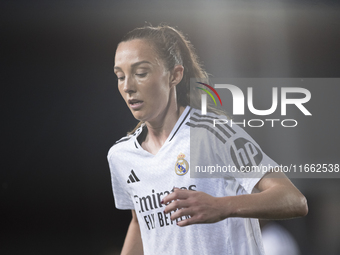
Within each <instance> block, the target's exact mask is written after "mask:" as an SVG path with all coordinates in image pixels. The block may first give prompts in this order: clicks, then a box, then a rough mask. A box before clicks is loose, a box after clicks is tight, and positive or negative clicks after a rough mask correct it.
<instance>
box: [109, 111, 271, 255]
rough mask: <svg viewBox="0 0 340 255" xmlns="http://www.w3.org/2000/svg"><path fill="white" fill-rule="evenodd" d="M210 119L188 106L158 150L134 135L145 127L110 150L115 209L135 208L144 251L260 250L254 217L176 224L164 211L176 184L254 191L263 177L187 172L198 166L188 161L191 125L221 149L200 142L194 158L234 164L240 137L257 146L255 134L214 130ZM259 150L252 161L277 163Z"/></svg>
mask: <svg viewBox="0 0 340 255" xmlns="http://www.w3.org/2000/svg"><path fill="white" fill-rule="evenodd" d="M190 118H191V120H190ZM212 118H217V115H214V114H210V113H208V114H207V115H203V116H202V115H200V111H198V110H196V109H192V108H190V107H186V109H185V110H184V112H183V113H182V115H181V116H180V118H179V119H178V121H177V123H176V125H175V126H174V128H173V130H172V132H171V133H170V135H169V137H168V139H167V140H166V142H165V143H164V144H163V146H162V148H161V149H160V150H159V151H158V153H157V154H156V155H153V154H151V153H149V152H147V151H145V150H144V149H143V148H142V147H141V145H140V144H139V142H138V140H137V137H138V136H139V135H140V134H141V132H142V130H143V127H141V128H139V129H138V130H137V131H136V132H135V134H133V135H129V136H127V137H124V138H122V139H120V140H119V141H118V142H117V143H116V144H115V145H114V146H113V147H112V148H111V149H110V151H109V153H108V161H109V165H110V170H111V177H112V187H113V193H114V198H115V205H116V207H117V208H118V209H132V210H135V211H136V215H137V218H138V222H139V226H140V231H141V236H142V240H143V249H144V254H145V255H152V254H155V255H159V254H162V255H170V254H172V255H175V254H176V255H180V254H189V255H191V254H192V255H197V254H204V255H207V254H208V255H210V254H235V255H240V254H242V255H261V254H264V250H263V245H262V240H261V232H260V228H259V224H258V220H257V219H250V218H228V219H225V220H222V221H220V222H217V223H212V224H195V225H190V226H186V227H179V226H177V225H176V221H171V220H170V214H164V212H163V211H164V207H165V205H162V204H161V200H162V198H163V197H165V196H166V195H168V194H170V193H171V192H172V191H173V188H174V187H178V188H182V189H188V190H194V191H203V192H205V193H207V194H210V195H212V196H214V197H224V196H235V195H240V194H250V193H252V190H253V188H254V186H255V185H256V183H257V182H258V181H259V179H260V178H261V176H262V173H261V176H258V177H256V178H238V177H237V176H234V175H233V174H230V175H229V173H226V175H225V178H191V177H190V172H193V171H195V170H196V169H195V168H193V167H191V166H190V164H191V162H190V129H191V128H192V129H195V130H200V131H201V132H205V134H204V135H202V136H200V137H197V141H201V144H207V143H210V144H214V145H213V146H220V147H221V148H223V150H221V151H219V150H217V151H219V152H218V153H216V151H213V150H211V149H208V150H205V149H204V148H206V147H204V146H202V147H200V148H202V150H200V151H201V155H199V157H198V158H202V159H206V160H210V161H211V164H215V165H216V164H219V165H220V166H227V165H232V166H237V167H238V168H239V167H240V166H239V164H240V162H243V163H244V164H246V162H245V161H244V160H243V161H242V159H241V161H240V159H239V156H238V155H237V154H238V153H237V152H236V153H235V149H236V150H237V148H239V147H240V141H248V142H250V143H251V144H252V145H253V148H256V149H257V150H259V146H258V145H257V144H256V143H255V142H254V141H253V139H252V138H251V137H250V136H249V135H247V134H246V132H245V131H244V130H243V129H241V128H240V127H238V126H235V125H233V127H230V126H228V127H223V128H224V131H223V130H222V131H220V130H219V131H214V130H213V129H212V128H211V125H212V124H211V122H212V121H211V119H212ZM224 118H225V117H224ZM208 119H210V121H208ZM209 125H210V126H209ZM144 128H145V127H144ZM225 131H226V132H225ZM235 144H236V145H235ZM235 146H236V147H235ZM258 154H260V157H259V156H258V155H257V156H256V157H254V158H256V160H255V161H256V164H258V165H259V164H267V165H268V164H271V165H272V166H274V165H276V163H275V162H274V161H272V160H271V159H270V158H269V157H268V156H267V155H265V154H264V153H263V152H262V151H258ZM196 156H197V155H196ZM237 158H238V159H237ZM248 159H249V155H248ZM250 161H251V160H250ZM252 161H254V160H252Z"/></svg>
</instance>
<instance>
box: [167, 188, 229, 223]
mask: <svg viewBox="0 0 340 255" xmlns="http://www.w3.org/2000/svg"><path fill="white" fill-rule="evenodd" d="M219 202H220V201H219V198H217V197H213V196H210V195H208V194H206V193H204V192H200V191H192V190H183V189H178V188H175V189H174V192H173V193H171V194H169V195H167V196H166V197H164V199H163V200H162V203H164V204H168V203H169V204H168V205H167V206H166V207H165V210H164V213H169V212H171V211H175V213H173V214H171V220H175V219H177V218H179V217H182V216H186V215H188V216H190V218H188V219H185V220H182V221H179V222H178V223H177V225H178V226H181V227H182V226H187V225H191V224H198V223H214V222H218V221H220V220H223V219H224V218H225V217H223V216H222V212H221V210H222V207H221V203H219Z"/></svg>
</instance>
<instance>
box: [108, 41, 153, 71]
mask: <svg viewBox="0 0 340 255" xmlns="http://www.w3.org/2000/svg"><path fill="white" fill-rule="evenodd" d="M140 61H149V62H151V63H158V59H157V53H156V51H155V50H154V48H153V47H152V45H151V43H150V42H148V41H147V40H143V39H134V40H131V41H127V42H121V43H120V44H119V45H118V47H117V50H116V55H115V66H123V65H126V64H127V65H131V64H133V63H136V62H140Z"/></svg>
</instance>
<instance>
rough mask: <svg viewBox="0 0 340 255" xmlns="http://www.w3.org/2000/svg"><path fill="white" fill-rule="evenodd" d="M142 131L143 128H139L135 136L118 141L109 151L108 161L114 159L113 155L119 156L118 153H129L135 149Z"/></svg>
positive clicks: (128, 136) (130, 135)
mask: <svg viewBox="0 0 340 255" xmlns="http://www.w3.org/2000/svg"><path fill="white" fill-rule="evenodd" d="M141 131H142V127H140V128H138V129H137V130H136V131H135V132H134V133H133V134H129V135H127V136H124V137H122V138H120V139H119V140H117V141H116V142H115V143H114V144H113V146H112V147H111V148H110V149H109V152H108V155H107V157H108V159H110V158H111V157H112V155H114V154H117V153H118V152H123V151H125V152H126V151H128V150H131V149H132V148H134V143H135V137H137V136H138V135H139V134H140V133H141Z"/></svg>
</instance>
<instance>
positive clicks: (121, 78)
mask: <svg viewBox="0 0 340 255" xmlns="http://www.w3.org/2000/svg"><path fill="white" fill-rule="evenodd" d="M117 79H118V80H119V81H124V79H125V76H121V77H117Z"/></svg>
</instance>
